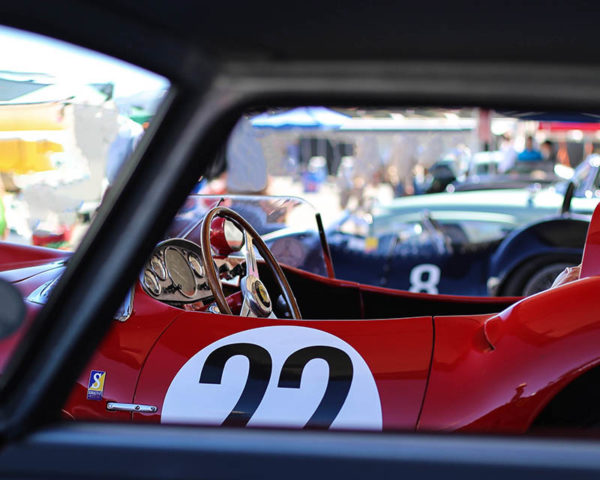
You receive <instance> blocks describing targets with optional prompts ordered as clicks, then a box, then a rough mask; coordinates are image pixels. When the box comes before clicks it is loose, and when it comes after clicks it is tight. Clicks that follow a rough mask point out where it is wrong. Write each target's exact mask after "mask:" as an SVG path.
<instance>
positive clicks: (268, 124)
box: [251, 107, 351, 129]
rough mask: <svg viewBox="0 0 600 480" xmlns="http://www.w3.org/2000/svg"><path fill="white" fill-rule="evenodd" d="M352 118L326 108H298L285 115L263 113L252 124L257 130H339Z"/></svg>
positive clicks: (253, 119)
mask: <svg viewBox="0 0 600 480" xmlns="http://www.w3.org/2000/svg"><path fill="white" fill-rule="evenodd" d="M350 118H351V117H349V116H348V115H343V114H341V113H338V112H334V111H333V110H329V109H328V108H324V107H298V108H294V109H293V110H288V111H287V112H283V113H276V114H269V113H263V114H261V115H258V116H256V117H254V118H252V119H251V123H252V126H253V127H256V128H282V129H284V128H339V127H340V126H341V125H343V124H344V123H345V122H347V121H348V120H349V119H350Z"/></svg>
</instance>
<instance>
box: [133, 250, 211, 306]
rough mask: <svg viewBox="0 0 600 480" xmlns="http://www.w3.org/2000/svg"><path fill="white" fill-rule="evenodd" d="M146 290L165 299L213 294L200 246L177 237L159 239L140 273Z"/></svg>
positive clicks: (187, 300) (181, 300)
mask: <svg viewBox="0 0 600 480" xmlns="http://www.w3.org/2000/svg"><path fill="white" fill-rule="evenodd" d="M140 282H141V284H142V287H143V289H144V291H145V292H146V293H147V294H148V295H150V296H151V297H152V298H155V299H157V300H161V301H164V302H174V303H192V302H197V301H200V300H205V299H208V298H210V297H212V292H211V290H210V288H209V286H208V283H207V282H206V278H205V277H204V267H203V265H202V259H201V256H200V247H199V246H198V245H196V244H195V243H193V242H190V241H189V240H184V239H182V238H175V239H170V240H166V241H164V242H161V243H159V244H158V245H157V246H156V248H155V249H154V251H153V252H152V256H151V257H150V259H149V260H148V261H147V262H146V265H145V266H144V269H143V270H142V273H141V275H140Z"/></svg>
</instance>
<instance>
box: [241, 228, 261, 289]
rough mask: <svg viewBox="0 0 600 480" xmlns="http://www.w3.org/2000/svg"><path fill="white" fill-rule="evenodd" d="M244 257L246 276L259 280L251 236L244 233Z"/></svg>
mask: <svg viewBox="0 0 600 480" xmlns="http://www.w3.org/2000/svg"><path fill="white" fill-rule="evenodd" d="M244 245H245V246H244V249H245V250H244V256H245V257H246V275H247V276H249V277H250V276H252V277H255V278H257V279H258V278H259V276H258V265H257V264H256V254H255V253H254V243H253V241H252V236H251V235H249V234H248V232H247V231H244Z"/></svg>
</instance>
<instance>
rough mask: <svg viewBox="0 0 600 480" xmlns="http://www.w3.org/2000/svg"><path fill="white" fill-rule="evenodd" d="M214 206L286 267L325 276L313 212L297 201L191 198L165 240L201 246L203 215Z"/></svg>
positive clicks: (313, 209) (241, 197)
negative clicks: (239, 220)
mask: <svg viewBox="0 0 600 480" xmlns="http://www.w3.org/2000/svg"><path fill="white" fill-rule="evenodd" d="M217 205H220V206H223V207H228V208H230V209H232V210H234V211H236V212H237V213H239V214H240V215H241V216H242V217H243V218H244V219H245V220H246V221H247V222H248V223H250V225H252V226H253V227H254V229H255V230H256V232H257V233H258V234H259V235H261V237H262V238H263V240H264V241H265V243H266V244H267V246H268V247H269V248H270V249H271V252H272V253H273V255H274V256H275V258H276V259H277V260H278V261H279V262H280V263H283V264H285V265H288V266H290V267H295V268H299V269H301V270H305V271H308V272H311V273H316V274H318V275H326V274H327V273H326V272H327V270H326V267H325V260H324V257H323V250H322V247H321V243H320V239H319V233H318V226H317V221H316V214H317V211H316V210H315V208H314V207H313V206H312V205H311V204H310V203H308V202H307V201H306V200H303V199H301V198H298V197H279V196H277V197H275V196H258V195H254V196H253V195H224V196H223V195H190V196H189V197H188V199H187V200H186V202H185V204H184V205H183V207H182V208H181V209H180V210H179V212H178V213H177V215H176V216H175V218H174V220H173V223H172V224H171V226H170V228H169V230H168V231H167V235H166V238H185V239H187V240H190V241H192V242H194V243H197V244H200V230H201V225H202V220H203V218H204V216H205V215H206V213H207V212H208V211H209V210H211V209H212V208H214V207H216V206H217Z"/></svg>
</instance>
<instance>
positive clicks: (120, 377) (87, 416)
mask: <svg viewBox="0 0 600 480" xmlns="http://www.w3.org/2000/svg"><path fill="white" fill-rule="evenodd" d="M180 313H181V310H179V309H176V308H173V307H170V306H168V305H165V304H163V303H160V302H158V301H156V300H154V299H152V298H150V297H149V296H148V295H146V294H145V293H144V292H143V291H142V289H141V287H140V286H139V285H138V286H137V288H136V291H135V304H134V312H133V315H132V316H131V318H129V319H128V320H127V321H125V322H123V323H121V322H117V321H114V326H113V328H112V329H111V330H110V331H109V333H108V335H107V336H106V338H105V339H104V341H103V342H102V344H101V346H100V348H99V350H98V351H97V352H96V353H95V354H94V356H93V357H92V359H91V360H90V362H89V364H88V366H87V367H86V368H85V369H84V371H83V372H82V374H81V376H80V377H79V380H78V381H77V383H76V385H75V388H74V389H73V392H72V393H71V395H70V397H69V399H68V401H67V403H66V405H65V407H64V410H65V411H66V412H67V413H68V414H70V415H72V416H73V417H74V418H75V419H77V420H93V419H101V418H105V419H109V420H130V419H131V414H129V413H125V412H108V411H107V410H106V402H121V403H131V402H132V401H133V396H134V393H135V387H136V384H137V380H138V375H139V372H140V371H141V369H142V366H143V364H144V361H145V360H146V356H147V355H148V353H149V351H150V349H151V348H152V346H153V345H154V343H155V342H156V340H157V338H158V337H159V336H160V335H161V334H162V332H163V331H164V330H165V328H166V327H167V326H168V325H169V324H170V323H171V322H172V321H173V319H174V318H175V317H176V316H177V315H179V314H180ZM92 370H101V371H104V372H106V379H105V382H104V394H103V398H102V400H88V399H87V387H88V382H89V378H90V372H91V371H92Z"/></svg>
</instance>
